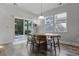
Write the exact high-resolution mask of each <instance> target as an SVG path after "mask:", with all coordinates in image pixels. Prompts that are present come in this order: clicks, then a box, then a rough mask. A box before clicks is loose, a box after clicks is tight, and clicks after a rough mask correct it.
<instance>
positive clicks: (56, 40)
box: [33, 33, 61, 55]
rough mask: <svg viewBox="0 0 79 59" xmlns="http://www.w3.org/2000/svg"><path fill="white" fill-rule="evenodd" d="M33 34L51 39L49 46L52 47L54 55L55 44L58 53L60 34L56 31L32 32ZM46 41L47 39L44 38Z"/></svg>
mask: <svg viewBox="0 0 79 59" xmlns="http://www.w3.org/2000/svg"><path fill="white" fill-rule="evenodd" d="M33 35H34V36H45V37H50V38H51V40H52V41H53V42H52V44H53V45H52V44H51V46H53V47H54V51H55V55H56V45H57V46H58V48H59V53H60V41H59V40H60V38H61V34H57V33H35V34H33ZM45 41H47V39H46V40H45ZM39 43H40V40H39Z"/></svg>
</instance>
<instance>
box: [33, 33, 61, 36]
mask: <svg viewBox="0 0 79 59" xmlns="http://www.w3.org/2000/svg"><path fill="white" fill-rule="evenodd" d="M34 35H46V36H61V35H60V34H54V33H35V34H34Z"/></svg>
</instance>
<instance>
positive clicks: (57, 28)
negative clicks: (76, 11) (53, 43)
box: [45, 12, 67, 32]
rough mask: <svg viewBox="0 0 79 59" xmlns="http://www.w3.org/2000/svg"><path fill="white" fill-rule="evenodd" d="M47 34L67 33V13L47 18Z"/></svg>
mask: <svg viewBox="0 0 79 59" xmlns="http://www.w3.org/2000/svg"><path fill="white" fill-rule="evenodd" d="M45 32H67V13H66V12H64V13H60V14H56V15H54V16H47V17H45Z"/></svg>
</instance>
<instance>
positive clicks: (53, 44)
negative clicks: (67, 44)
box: [53, 37, 56, 56]
mask: <svg viewBox="0 0 79 59" xmlns="http://www.w3.org/2000/svg"><path fill="white" fill-rule="evenodd" d="M53 45H54V51H55V56H56V45H55V40H54V37H53Z"/></svg>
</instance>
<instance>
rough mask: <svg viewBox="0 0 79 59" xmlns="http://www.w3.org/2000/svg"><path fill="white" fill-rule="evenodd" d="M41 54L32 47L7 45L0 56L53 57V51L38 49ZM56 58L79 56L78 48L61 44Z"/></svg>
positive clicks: (23, 44)
mask: <svg viewBox="0 0 79 59" xmlns="http://www.w3.org/2000/svg"><path fill="white" fill-rule="evenodd" d="M40 51H41V52H39V53H38V50H37V49H33V48H32V46H30V45H29V46H28V47H26V44H25V43H22V44H16V45H13V44H7V45H5V50H3V51H1V52H0V55H1V56H54V50H53V49H52V50H51V49H50V47H49V46H48V49H47V50H45V49H44V48H41V49H40ZM57 56H79V47H75V46H70V45H65V44H61V51H60V53H59V52H58V49H57Z"/></svg>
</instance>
